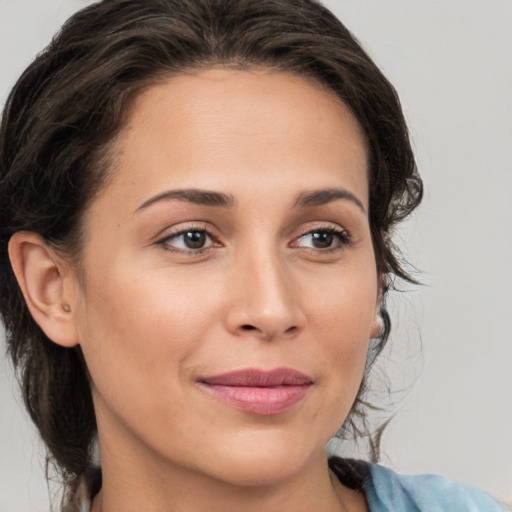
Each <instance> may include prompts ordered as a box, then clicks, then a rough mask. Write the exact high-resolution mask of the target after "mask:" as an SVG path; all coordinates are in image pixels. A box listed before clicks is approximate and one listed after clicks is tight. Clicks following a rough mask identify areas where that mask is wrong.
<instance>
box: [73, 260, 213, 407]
mask: <svg viewBox="0 0 512 512" xmlns="http://www.w3.org/2000/svg"><path fill="white" fill-rule="evenodd" d="M127 267H128V266H127V265H124V266H123V265H122V264H121V262H119V261H118V262H117V263H116V264H115V265H114V264H111V265H108V268H107V266H106V265H103V266H102V267H101V272H98V273H96V274H95V275H94V276H91V277H90V279H89V280H88V282H87V287H86V292H85V293H84V294H83V296H82V305H83V308H82V310H83V313H82V315H81V320H80V322H79V324H80V328H79V331H80V340H81V346H82V350H83V352H84V356H85V359H86V362H87V366H88V368H89V372H90V374H91V377H92V380H93V384H94V386H95V387H96V388H97V389H98V390H99V391H100V392H102V393H106V394H108V395H109V396H110V397H111V398H113V397H114V396H117V394H118V393H125V392H126V391H128V390H129V392H130V393H132V394H133V396H136V395H137V393H138V390H141V389H147V388H148V386H149V387H153V388H155V387H160V388H163V387H166V386H172V384H173V380H174V379H175V378H177V374H178V372H179V371H180V370H181V369H182V368H183V367H184V366H186V361H187V358H189V357H190V356H191V354H193V353H194V351H195V350H197V348H198V346H199V345H200V344H201V342H202V338H201V336H203V335H204V333H205V332H206V330H207V329H208V328H211V324H212V323H213V319H212V313H213V311H212V308H211V307H209V304H210V302H211V301H209V299H208V290H207V289H204V290H197V288H196V292H195V293H191V292H190V286H183V283H180V282H179V280H176V279H174V280H170V279H169V278H167V279H166V278H165V275H164V273H162V272H160V273H153V274H151V273H149V272H148V273H146V274H145V275H144V277H143V278H142V277H139V276H137V275H136V273H134V272H130V270H129V267H128V268H127ZM197 294H200V296H201V297H202V300H201V301H198V300H197V296H198V295H197ZM210 294H211V292H210ZM153 391H157V392H158V391H163V389H160V390H157V389H154V390H153Z"/></svg>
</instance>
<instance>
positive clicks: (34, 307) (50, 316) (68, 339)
mask: <svg viewBox="0 0 512 512" xmlns="http://www.w3.org/2000/svg"><path fill="white" fill-rule="evenodd" d="M9 258H10V260H11V265H12V267H13V270H14V274H15V275H16V279H17V280H18V284H19V286H20V288H21V291H22V293H23V296H24V298H25V302H26V304H27V306H28V308H29V310H30V313H31V315H32V317H33V318H34V320H35V321H36V322H37V324H38V325H39V327H41V329H42V330H43V331H44V333H45V334H46V336H48V338H50V339H51V340H52V341H54V342H55V343H57V344H58V345H62V346H64V347H72V346H75V345H77V344H78V336H77V330H76V326H75V318H74V314H73V308H72V306H71V303H72V302H73V297H70V296H68V295H69V291H68V289H69V287H66V286H65V280H66V279H69V278H70V276H69V271H68V269H66V267H65V265H64V263H63V261H62V259H61V258H59V257H58V255H57V254H56V252H55V250H54V249H53V248H52V247H51V246H49V245H48V243H47V242H46V241H45V240H44V239H43V237H41V236H40V235H38V234H37V233H33V232H30V231H19V232H17V233H15V234H14V235H13V236H12V238H11V240H10V242H9Z"/></svg>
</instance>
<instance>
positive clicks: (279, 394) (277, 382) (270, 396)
mask: <svg viewBox="0 0 512 512" xmlns="http://www.w3.org/2000/svg"><path fill="white" fill-rule="evenodd" d="M199 382H200V383H201V385H202V386H203V387H204V389H205V390H206V391H208V392H210V393H212V394H213V395H215V396H216V397H218V398H220V399H221V400H223V401H224V402H226V403H228V404H229V405H232V406H233V407H236V408H237V409H241V410H242V411H246V412H251V413H254V414H260V415H264V416H268V415H271V414H278V413H280V412H284V411H286V410H287V409H289V408H290V407H292V406H293V405H295V404H296V403H297V402H299V401H300V400H301V399H302V398H304V396H305V395H306V393H307V391H308V389H309V388H310V386H311V385H312V384H313V381H312V380H311V379H310V378H309V377H308V376H306V375H304V374H303V373H300V372H298V371H295V370H291V369H289V368H276V369H275V370H271V371H264V370H257V369H253V368H249V369H246V370H238V371H234V372H229V373H224V374H222V375H214V376H211V377H201V378H200V379H199Z"/></svg>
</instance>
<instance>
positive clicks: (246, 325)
mask: <svg viewBox="0 0 512 512" xmlns="http://www.w3.org/2000/svg"><path fill="white" fill-rule="evenodd" d="M242 329H243V330H244V331H254V330H256V327H254V325H249V324H245V325H242Z"/></svg>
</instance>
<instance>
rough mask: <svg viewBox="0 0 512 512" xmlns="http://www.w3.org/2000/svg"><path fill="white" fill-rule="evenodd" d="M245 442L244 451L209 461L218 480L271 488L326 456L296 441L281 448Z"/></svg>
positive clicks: (272, 444)
mask: <svg viewBox="0 0 512 512" xmlns="http://www.w3.org/2000/svg"><path fill="white" fill-rule="evenodd" d="M290 437H291V438H293V436H290ZM249 443H250V445H248V446H246V448H245V449H244V450H240V449H234V450H233V451H230V452H229V453H224V454H217V455H216V456H214V457H215V458H212V459H211V466H212V470H213V473H214V474H215V475H216V477H217V478H218V479H221V480H224V481H225V482H228V483H230V484H232V485H237V486H244V487H258V486H272V485H276V484H279V483H281V482H283V481H286V480H289V479H291V478H293V477H295V476H297V475H298V474H300V473H301V472H302V471H304V470H305V469H306V468H307V467H309V466H310V465H313V464H314V463H315V462H316V461H318V460H324V459H325V456H326V455H325V453H326V452H325V449H323V448H318V449H316V450H313V449H311V448H312V447H308V446H305V445H304V443H300V441H297V440H295V441H294V442H293V443H292V442H288V443H285V444H284V445H283V444H279V443H258V442H257V441H254V440H253V441H252V442H251V441H249ZM308 448H309V449H308ZM212 476H213V474H212Z"/></svg>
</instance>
